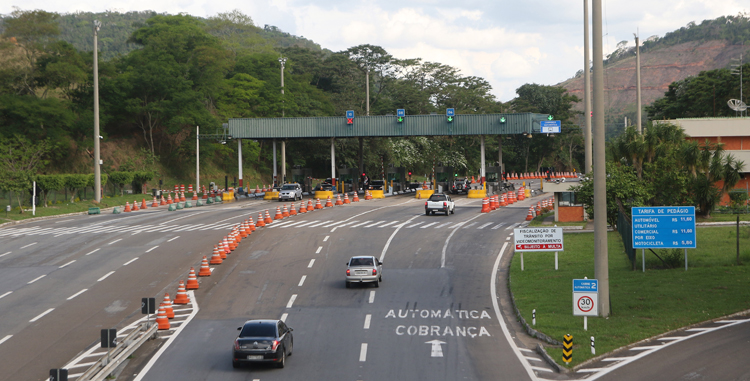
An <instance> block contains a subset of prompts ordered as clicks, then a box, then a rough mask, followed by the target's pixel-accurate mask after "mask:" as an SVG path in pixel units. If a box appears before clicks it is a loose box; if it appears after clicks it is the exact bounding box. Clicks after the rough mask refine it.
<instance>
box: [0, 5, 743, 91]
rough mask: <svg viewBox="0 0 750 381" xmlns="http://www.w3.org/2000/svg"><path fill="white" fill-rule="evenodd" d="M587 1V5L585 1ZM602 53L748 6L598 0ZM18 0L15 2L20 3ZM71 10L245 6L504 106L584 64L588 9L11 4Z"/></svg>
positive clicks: (258, 15) (263, 19) (258, 17)
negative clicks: (375, 51) (429, 68)
mask: <svg viewBox="0 0 750 381" xmlns="http://www.w3.org/2000/svg"><path fill="white" fill-rule="evenodd" d="M589 1H591V0H589ZM602 2H603V7H604V13H603V20H604V26H603V29H604V35H605V36H604V51H605V53H607V52H611V51H612V50H614V48H615V46H616V45H617V43H618V42H620V41H623V40H629V41H630V45H633V41H632V40H633V33H634V32H636V29H639V30H640V35H641V38H642V39H646V38H648V37H649V36H653V35H659V36H663V35H664V34H665V33H667V32H670V31H672V30H675V29H679V28H680V27H682V26H685V25H686V24H687V23H689V22H691V21H695V22H696V23H698V24H699V23H700V22H701V21H703V20H705V19H713V18H716V17H719V16H726V15H737V14H738V13H740V12H750V2H748V1H747V0H742V1H738V0H672V1H653V0H629V1H623V0H602ZM14 3H15V4H14ZM13 5H15V6H19V7H20V8H21V9H24V10H30V9H43V10H46V11H52V12H59V13H66V12H75V11H84V12H102V11H106V10H111V11H119V12H127V11H141V10H153V11H157V12H160V13H161V12H167V13H170V14H176V13H180V12H185V13H188V14H191V15H195V16H200V17H208V16H213V15H215V14H217V13H219V12H226V11H231V10H233V9H239V10H240V11H241V12H242V13H244V14H247V15H249V16H250V17H252V19H253V21H254V22H255V24H256V25H257V26H259V27H263V26H264V25H266V24H269V25H275V26H277V27H279V28H280V29H282V30H284V31H286V32H289V33H291V34H294V35H297V36H304V37H305V38H308V39H311V40H313V41H315V42H316V43H318V44H320V45H321V46H322V47H324V48H328V49H331V50H333V51H340V50H344V49H347V48H349V47H351V46H356V45H360V44H372V45H379V46H382V47H383V48H384V49H385V50H386V51H388V52H389V53H390V54H392V55H393V56H395V57H397V58H422V59H423V60H425V61H433V62H440V63H443V64H448V65H452V66H455V67H458V68H459V69H461V72H462V73H463V74H464V75H474V76H479V77H483V78H486V79H487V80H488V81H489V82H490V84H491V85H492V87H493V93H494V94H495V95H496V96H497V97H498V99H499V100H501V101H508V100H510V99H512V98H514V97H515V89H516V88H518V87H519V86H521V85H523V84H524V83H539V84H545V85H553V84H556V83H559V82H562V81H564V80H566V79H568V78H570V77H572V76H573V75H574V74H575V72H576V71H578V70H579V69H581V68H582V67H583V2H582V1H580V0H578V1H573V0H554V1H553V0H546V1H542V0H523V1H520V0H516V1H511V0H463V1H455V0H453V1H447V0H368V1H361V0H359V1H358V0H347V1H343V0H221V1H216V0H149V1H139V0H110V1H108V0H104V1H102V0H66V1H61V0H25V1H23V2H19V1H18V0H15V1H14V0H7V1H3V2H2V4H1V5H0V13H3V14H8V13H10V12H11V11H12V10H13V9H12V6H13Z"/></svg>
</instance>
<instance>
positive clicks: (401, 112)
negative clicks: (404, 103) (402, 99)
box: [396, 108, 406, 123]
mask: <svg viewBox="0 0 750 381" xmlns="http://www.w3.org/2000/svg"><path fill="white" fill-rule="evenodd" d="M405 117H406V110H404V109H402V108H400V109H398V110H396V118H397V119H396V120H398V122H399V123H401V122H403V121H404V119H405Z"/></svg>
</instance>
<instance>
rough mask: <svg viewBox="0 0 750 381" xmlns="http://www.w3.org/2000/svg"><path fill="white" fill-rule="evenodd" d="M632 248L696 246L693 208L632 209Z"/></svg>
mask: <svg viewBox="0 0 750 381" xmlns="http://www.w3.org/2000/svg"><path fill="white" fill-rule="evenodd" d="M632 225H633V248H634V249H695V247H696V240H695V207H694V206H657V207H638V208H632Z"/></svg>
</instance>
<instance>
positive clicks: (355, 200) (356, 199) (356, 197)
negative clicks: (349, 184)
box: [352, 192, 359, 202]
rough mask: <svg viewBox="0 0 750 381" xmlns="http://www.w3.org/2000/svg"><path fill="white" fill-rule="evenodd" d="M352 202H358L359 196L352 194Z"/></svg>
mask: <svg viewBox="0 0 750 381" xmlns="http://www.w3.org/2000/svg"><path fill="white" fill-rule="evenodd" d="M352 202H359V195H358V194H357V192H354V197H352Z"/></svg>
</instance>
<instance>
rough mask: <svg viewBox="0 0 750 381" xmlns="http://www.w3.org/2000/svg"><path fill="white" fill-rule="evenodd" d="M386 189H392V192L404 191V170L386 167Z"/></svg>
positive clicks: (402, 168)
mask: <svg viewBox="0 0 750 381" xmlns="http://www.w3.org/2000/svg"><path fill="white" fill-rule="evenodd" d="M385 183H386V188H387V187H392V188H391V191H392V192H403V191H404V190H405V189H406V168H404V167H388V168H386V173H385Z"/></svg>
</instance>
